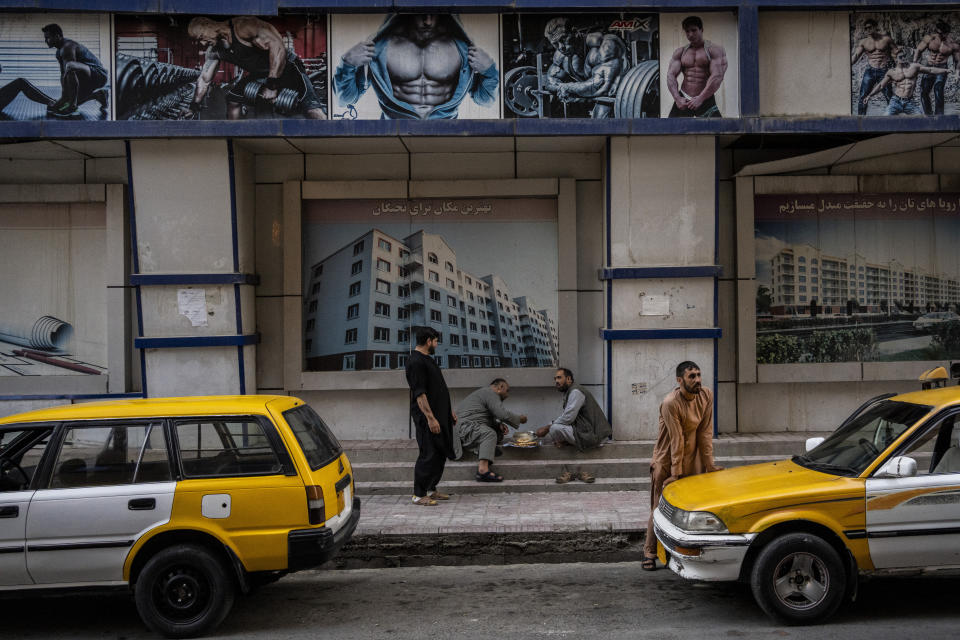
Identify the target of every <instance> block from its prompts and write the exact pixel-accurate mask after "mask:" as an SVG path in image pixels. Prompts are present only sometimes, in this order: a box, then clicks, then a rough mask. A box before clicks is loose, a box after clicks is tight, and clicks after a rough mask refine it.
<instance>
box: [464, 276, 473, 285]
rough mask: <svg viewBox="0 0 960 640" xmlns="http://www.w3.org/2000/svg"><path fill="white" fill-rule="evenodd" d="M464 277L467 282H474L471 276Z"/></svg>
mask: <svg viewBox="0 0 960 640" xmlns="http://www.w3.org/2000/svg"><path fill="white" fill-rule="evenodd" d="M463 279H464V281H465V282H466V283H467V284H473V280H471V279H470V276H464V278H463Z"/></svg>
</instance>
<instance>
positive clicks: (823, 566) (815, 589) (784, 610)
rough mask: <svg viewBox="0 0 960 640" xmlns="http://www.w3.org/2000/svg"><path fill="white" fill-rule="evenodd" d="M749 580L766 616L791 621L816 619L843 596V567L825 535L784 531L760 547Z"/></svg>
mask: <svg viewBox="0 0 960 640" xmlns="http://www.w3.org/2000/svg"><path fill="white" fill-rule="evenodd" d="M750 586H751V587H752V589H753V597H754V598H755V599H756V601H757V604H758V605H760V608H761V609H763V611H764V613H766V614H767V615H768V616H770V617H771V618H774V619H776V620H778V621H780V622H783V623H786V624H792V625H803V624H817V623H820V622H823V621H825V620H826V619H827V618H829V617H830V616H831V615H833V614H834V613H835V612H836V610H837V608H838V607H839V606H840V604H841V603H842V602H843V596H844V593H846V589H847V573H846V570H845V569H844V566H843V561H842V559H841V558H840V554H839V553H837V550H836V549H834V548H833V547H832V546H830V544H829V543H827V541H826V540H824V539H823V538H820V537H818V536H815V535H813V534H810V533H789V534H786V535H782V536H780V537H779V538H775V539H774V540H772V541H771V542H769V543H768V544H767V545H766V546H765V547H764V548H763V549H761V551H760V554H759V555H758V556H757V560H756V562H755V563H754V565H753V570H752V571H751V573H750Z"/></svg>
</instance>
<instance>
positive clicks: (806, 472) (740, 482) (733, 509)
mask: <svg viewBox="0 0 960 640" xmlns="http://www.w3.org/2000/svg"><path fill="white" fill-rule="evenodd" d="M663 497H664V498H665V499H666V500H667V502H669V503H670V504H672V505H673V506H675V507H678V508H680V509H685V510H687V511H710V512H711V513H714V514H715V515H717V516H718V517H719V518H720V519H721V520H723V521H724V522H725V523H726V524H727V526H728V527H731V531H732V530H734V529H737V530H749V529H750V527H751V523H752V522H755V521H757V520H758V519H761V518H762V517H764V515H765V514H770V513H771V512H773V511H777V510H783V509H804V510H810V509H812V510H816V509H817V505H818V504H820V503H827V502H831V503H832V502H837V501H850V502H851V504H850V505H849V506H850V508H851V510H853V511H857V512H862V511H863V508H864V505H863V501H864V484H863V480H861V479H859V478H846V477H842V476H836V475H833V474H829V473H823V472H821V471H811V470H810V469H806V468H804V467H802V466H800V465H798V464H796V463H794V462H792V461H790V460H780V461H778V462H767V463H764V464H755V465H750V466H745V467H734V468H732V469H727V470H724V471H717V472H714V473H705V474H701V475H696V476H690V477H688V478H683V479H682V480H678V481H677V482H674V483H671V484H670V485H668V486H666V487H665V488H664V490H663Z"/></svg>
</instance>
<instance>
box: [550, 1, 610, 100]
mask: <svg viewBox="0 0 960 640" xmlns="http://www.w3.org/2000/svg"><path fill="white" fill-rule="evenodd" d="M543 37H545V38H546V39H547V42H549V43H550V45H551V46H552V47H553V58H551V60H550V66H549V67H547V71H546V73H544V74H543V88H544V90H546V91H556V90H557V89H559V88H560V84H561V83H564V82H577V81H580V80H585V79H586V78H587V75H586V74H585V73H584V68H583V67H584V55H583V48H584V47H583V41H582V40H581V39H580V37H579V36H578V35H577V34H576V32H574V30H573V25H571V23H570V18H567V17H559V18H551V19H550V20H549V21H548V22H547V24H546V26H544V28H543ZM598 44H599V43H598Z"/></svg>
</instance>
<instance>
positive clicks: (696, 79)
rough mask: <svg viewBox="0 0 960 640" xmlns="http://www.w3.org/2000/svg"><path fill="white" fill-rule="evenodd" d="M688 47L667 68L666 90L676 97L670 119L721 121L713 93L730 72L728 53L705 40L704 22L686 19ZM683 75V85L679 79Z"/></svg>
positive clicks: (689, 17)
mask: <svg viewBox="0 0 960 640" xmlns="http://www.w3.org/2000/svg"><path fill="white" fill-rule="evenodd" d="M681 26H682V27H683V32H684V34H685V35H686V37H687V42H689V43H690V44H688V45H687V46H685V47H679V48H678V49H677V50H676V51H674V52H673V56H672V57H671V58H670V66H669V67H668V68H667V89H668V90H669V91H670V95H672V96H673V103H674V104H673V108H671V109H670V115H669V117H671V118H719V117H721V113H720V108H719V107H718V106H717V101H716V99H715V98H714V94H715V93H716V92H717V90H718V89H719V88H720V83H722V82H723V76H724V74H725V73H726V72H727V53H726V51H724V50H723V47H721V46H720V45H718V44H714V43H712V42H709V41H707V40H704V39H703V21H702V20H701V19H700V18H699V17H698V16H687V17H686V18H684V19H683V22H682V23H681ZM681 73H682V74H683V84H679V83H678V81H677V78H678V77H679V76H680V74H681Z"/></svg>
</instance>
